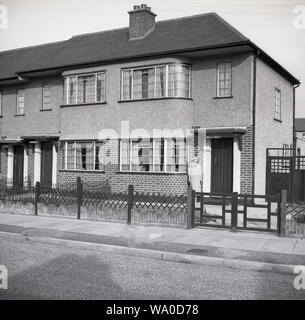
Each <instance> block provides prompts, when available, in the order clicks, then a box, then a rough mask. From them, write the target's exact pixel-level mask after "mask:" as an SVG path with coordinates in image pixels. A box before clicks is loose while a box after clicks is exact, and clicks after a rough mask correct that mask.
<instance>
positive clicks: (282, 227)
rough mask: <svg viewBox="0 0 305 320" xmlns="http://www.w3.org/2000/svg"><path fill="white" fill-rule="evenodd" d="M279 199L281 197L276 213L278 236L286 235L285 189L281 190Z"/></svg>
mask: <svg viewBox="0 0 305 320" xmlns="http://www.w3.org/2000/svg"><path fill="white" fill-rule="evenodd" d="M280 199H281V211H280V212H279V214H278V219H279V223H278V225H279V234H280V237H286V205H287V190H282V192H281V197H280Z"/></svg>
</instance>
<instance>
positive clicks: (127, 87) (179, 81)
mask: <svg viewBox="0 0 305 320" xmlns="http://www.w3.org/2000/svg"><path fill="white" fill-rule="evenodd" d="M190 77H191V72H190V66H188V65H181V64H168V65H160V66H152V67H146V68H133V69H124V70H122V88H121V99H122V100H144V99H154V98H166V97H173V98H190V95H191V94H190Z"/></svg>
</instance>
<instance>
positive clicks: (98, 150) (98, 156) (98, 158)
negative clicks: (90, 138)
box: [95, 142, 105, 170]
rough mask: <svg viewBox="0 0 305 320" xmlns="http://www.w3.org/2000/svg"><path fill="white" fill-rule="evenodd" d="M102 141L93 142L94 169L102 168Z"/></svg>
mask: <svg viewBox="0 0 305 320" xmlns="http://www.w3.org/2000/svg"><path fill="white" fill-rule="evenodd" d="M102 146H103V143H102V142H96V143H95V170H104V163H105V160H104V153H103V147H102Z"/></svg>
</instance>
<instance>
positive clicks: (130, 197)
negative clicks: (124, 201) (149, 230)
mask: <svg viewBox="0 0 305 320" xmlns="http://www.w3.org/2000/svg"><path fill="white" fill-rule="evenodd" d="M132 208H133V185H132V184H130V185H129V186H128V210H127V224H131V211H132Z"/></svg>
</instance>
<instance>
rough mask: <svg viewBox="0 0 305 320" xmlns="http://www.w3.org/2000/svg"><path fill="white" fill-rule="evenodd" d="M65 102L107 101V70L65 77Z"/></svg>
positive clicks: (87, 102)
mask: <svg viewBox="0 0 305 320" xmlns="http://www.w3.org/2000/svg"><path fill="white" fill-rule="evenodd" d="M64 87H65V89H64V90H65V98H64V99H65V104H90V103H98V102H105V101H106V75H105V72H100V73H93V74H86V75H76V76H70V77H66V78H65V86H64Z"/></svg>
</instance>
